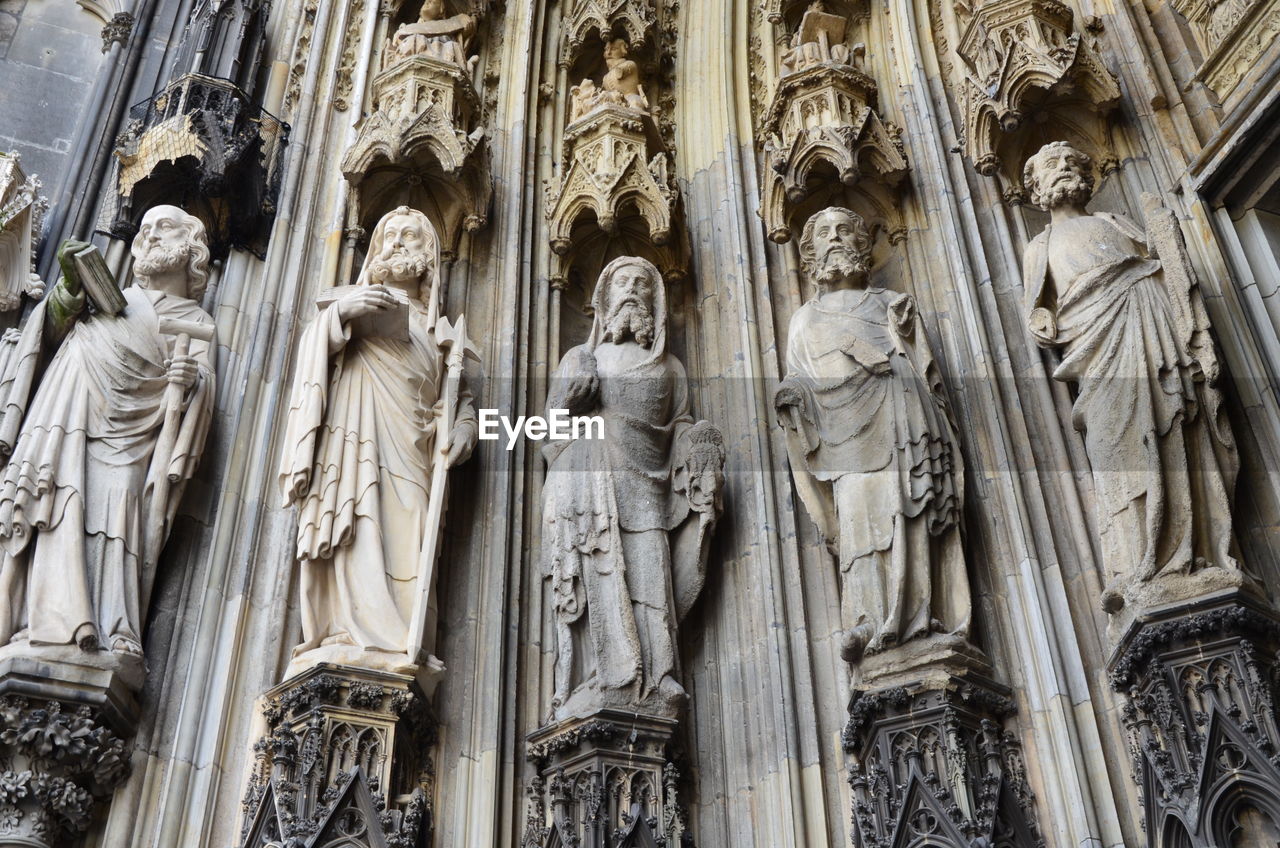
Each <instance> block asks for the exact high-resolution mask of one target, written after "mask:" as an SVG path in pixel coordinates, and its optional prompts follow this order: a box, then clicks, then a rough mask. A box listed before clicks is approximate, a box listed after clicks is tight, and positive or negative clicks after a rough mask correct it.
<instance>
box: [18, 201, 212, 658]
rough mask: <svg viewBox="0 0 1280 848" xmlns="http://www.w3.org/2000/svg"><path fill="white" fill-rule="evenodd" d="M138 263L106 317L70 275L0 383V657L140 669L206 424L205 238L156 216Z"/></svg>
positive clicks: (194, 224)
mask: <svg viewBox="0 0 1280 848" xmlns="http://www.w3.org/2000/svg"><path fill="white" fill-rule="evenodd" d="M133 260H134V261H133V277H134V285H132V286H130V287H128V288H126V289H124V291H123V296H124V297H123V300H124V307H123V309H122V310H120V311H118V312H117V313H116V314H112V311H111V310H110V309H107V308H102V307H99V308H98V309H97V310H96V311H93V312H90V311H88V310H87V309H86V288H88V289H89V294H90V295H91V296H92V294H93V289H92V288H89V284H90V282H91V281H86V280H82V279H81V278H80V275H79V274H78V273H77V272H76V271H75V270H74V268H69V269H68V273H67V274H66V275H65V276H64V277H63V278H62V279H61V280H60V281H59V282H58V284H57V285H56V286H54V287H53V288H52V290H51V291H50V292H49V295H48V297H46V298H45V299H44V300H43V301H41V302H40V303H39V304H38V305H37V306H36V308H35V310H34V311H33V312H32V313H31V316H30V318H29V319H28V321H27V324H26V326H25V328H24V330H23V332H22V335H21V337H20V338H19V340H18V342H17V349H16V351H15V352H14V354H13V356H12V357H11V358H10V359H9V361H8V367H6V369H5V372H4V374H3V376H2V377H0V401H2V402H3V407H2V409H3V416H2V417H0V452H3V454H4V455H6V456H7V458H8V464H7V465H6V466H5V468H4V476H3V480H0V547H2V548H3V553H0V644H4V643H6V642H10V640H13V641H14V642H20V641H24V640H25V641H26V642H28V643H29V644H30V645H55V646H56V645H71V644H75V645H78V646H79V647H80V648H81V649H83V650H84V651H97V650H102V651H110V652H113V653H114V654H115V655H118V656H123V657H124V658H126V659H128V658H140V657H141V654H142V625H143V622H144V621H145V619H146V613H147V605H148V596H149V594H150V590H151V585H152V582H153V580H154V578H155V567H156V560H157V559H158V556H159V553H160V549H161V548H162V547H163V545H164V541H165V538H166V536H167V535H168V530H169V526H170V524H171V522H172V520H173V517H174V514H175V512H176V510H177V506H178V501H179V500H180V498H181V496H182V491H183V489H184V487H185V485H186V482H187V480H189V479H190V478H191V475H192V474H193V473H194V471H195V468H196V464H197V462H198V461H199V459H200V454H201V452H202V451H203V449H204V443H205V436H206V434H207V433H208V431H209V421H210V417H211V414H212V411H213V403H214V356H213V344H212V339H213V319H212V318H210V317H209V315H208V314H207V313H206V312H205V311H204V310H203V309H201V308H200V303H199V300H200V298H201V297H202V296H203V295H204V288H205V284H206V282H207V281H208V277H209V272H208V267H209V249H208V246H207V244H206V241H205V228H204V225H203V224H202V223H201V222H200V220H199V219H198V218H195V217H194V216H191V215H188V214H187V213H185V212H183V211H182V210H181V209H178V208H176V207H173V206H157V207H155V208H153V209H151V210H149V211H148V212H147V213H146V215H144V216H143V218H142V224H141V227H140V229H139V230H138V234H137V236H136V237H135V238H134V240H133ZM64 267H65V266H64ZM118 296H119V293H117V297H118Z"/></svg>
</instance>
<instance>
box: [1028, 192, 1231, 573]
mask: <svg viewBox="0 0 1280 848" xmlns="http://www.w3.org/2000/svg"><path fill="white" fill-rule="evenodd" d="M1072 220H1073V221H1074V222H1078V226H1082V227H1091V228H1094V229H1093V230H1092V231H1085V232H1080V233H1079V234H1078V237H1073V238H1071V241H1070V242H1069V247H1068V248H1067V251H1066V252H1067V253H1068V254H1069V255H1070V256H1071V257H1072V262H1073V264H1075V265H1076V266H1079V267H1082V268H1086V269H1087V270H1084V271H1083V272H1081V273H1077V274H1076V276H1075V277H1074V279H1071V280H1067V281H1059V280H1053V279H1051V278H1050V275H1049V267H1048V266H1049V244H1050V239H1051V238H1052V237H1053V235H1054V229H1055V228H1052V227H1051V228H1049V229H1046V230H1045V231H1044V232H1043V233H1041V234H1040V235H1038V236H1037V237H1036V238H1035V239H1034V240H1033V241H1032V243H1031V244H1030V245H1029V246H1028V248H1027V256H1026V262H1025V266H1024V267H1025V269H1026V273H1027V297H1028V305H1029V307H1030V308H1031V309H1033V310H1041V309H1045V310H1048V312H1049V313H1050V314H1051V315H1052V316H1053V318H1054V323H1055V325H1056V327H1053V328H1049V329H1048V330H1047V331H1046V328H1044V327H1042V326H1037V325H1036V324H1034V323H1033V326H1032V335H1033V336H1034V337H1035V339H1036V341H1037V342H1038V343H1039V344H1041V345H1042V346H1045V347H1061V348H1062V363H1061V364H1060V365H1059V366H1058V368H1057V369H1056V370H1055V371H1054V374H1053V376H1054V379H1057V380H1063V381H1071V382H1074V383H1076V384H1077V385H1078V387H1079V395H1078V396H1077V398H1076V401H1075V404H1074V406H1073V408H1072V420H1073V423H1074V425H1075V427H1076V429H1078V430H1082V431H1084V440H1085V449H1086V451H1087V452H1088V455H1089V463H1090V465H1091V466H1092V469H1093V479H1094V489H1095V493H1096V496H1097V499H1098V513H1099V518H1100V524H1101V533H1100V536H1101V541H1102V554H1103V561H1104V563H1105V564H1106V568H1107V571H1108V575H1109V577H1108V582H1109V583H1113V582H1114V581H1117V580H1122V579H1123V578H1124V576H1125V575H1135V576H1136V577H1137V578H1138V579H1139V580H1148V579H1150V578H1152V577H1154V576H1156V575H1157V574H1161V573H1190V572H1191V571H1193V570H1194V569H1195V568H1197V567H1198V566H1197V564H1196V563H1197V561H1199V562H1200V566H1203V565H1217V566H1224V567H1227V568H1236V567H1237V563H1236V560H1235V559H1234V557H1233V556H1232V553H1231V552H1232V548H1233V537H1232V533H1231V512H1230V505H1229V493H1230V492H1231V491H1232V490H1233V488H1234V486H1235V477H1236V472H1237V470H1238V460H1237V458H1236V454H1235V447H1234V441H1233V439H1232V437H1231V434H1230V431H1229V430H1228V429H1227V426H1226V424H1225V422H1223V421H1222V420H1221V416H1222V413H1221V410H1220V403H1221V399H1220V397H1219V396H1218V393H1217V389H1215V388H1214V387H1213V386H1212V385H1211V384H1210V383H1209V382H1207V380H1206V379H1205V369H1203V368H1202V365H1203V363H1200V362H1198V361H1195V360H1194V359H1193V357H1192V355H1191V352H1190V351H1189V350H1188V347H1187V345H1185V344H1183V343H1181V342H1180V340H1179V328H1178V319H1177V317H1176V315H1175V313H1174V302H1173V298H1174V297H1183V298H1186V299H1187V300H1186V303H1187V304H1188V308H1187V309H1185V311H1186V313H1187V314H1188V315H1189V316H1191V319H1192V320H1193V321H1194V323H1195V325H1196V326H1195V327H1194V329H1195V330H1196V331H1199V332H1205V331H1207V327H1208V323H1207V317H1205V315H1204V309H1203V305H1202V304H1200V303H1199V302H1198V293H1197V292H1195V291H1187V292H1183V293H1176V292H1170V291H1169V290H1168V287H1167V285H1166V279H1165V278H1166V272H1165V270H1164V268H1163V266H1162V262H1161V261H1157V260H1155V259H1148V258H1144V257H1143V256H1142V255H1141V254H1140V252H1139V247H1138V245H1139V244H1141V243H1142V231H1141V230H1139V229H1138V228H1137V227H1136V226H1134V225H1133V224H1132V223H1131V222H1129V221H1127V220H1125V219H1123V218H1119V217H1118V216H1112V215H1108V214H1105V213H1098V214H1095V215H1091V216H1085V217H1082V218H1076V219H1072ZM1098 228H1103V233H1104V235H1105V237H1104V235H1100V234H1099V232H1098ZM1057 229H1061V228H1060V227H1059V228H1057ZM1057 235H1058V236H1059V237H1062V238H1068V237H1070V236H1069V235H1068V234H1064V233H1061V232H1059V233H1058V234H1057ZM1055 284H1056V287H1055ZM1034 314H1035V313H1034V312H1033V316H1034ZM1208 355H1210V356H1211V355H1212V350H1211V349H1210V350H1209V351H1208ZM1214 370H1216V366H1215V368H1214ZM1112 588H1113V589H1116V590H1118V589H1119V587H1118V586H1112Z"/></svg>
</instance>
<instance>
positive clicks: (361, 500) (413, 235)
mask: <svg viewBox="0 0 1280 848" xmlns="http://www.w3.org/2000/svg"><path fill="white" fill-rule="evenodd" d="M439 289H440V240H439V237H438V236H437V234H436V231H435V228H434V227H433V226H432V224H431V221H430V220H429V219H428V218H427V216H426V215H424V214H423V213H421V212H419V211H417V210H416V209H410V208H409V207H407V206H401V207H399V208H397V209H394V210H392V211H391V212H388V213H387V214H386V215H384V216H383V218H382V220H380V221H379V222H378V225H377V227H375V228H374V231H373V236H372V238H371V240H370V242H369V252H368V255H367V256H366V258H365V262H364V267H363V268H362V269H361V272H360V276H359V279H358V280H357V282H356V284H355V285H354V286H349V287H345V288H344V289H341V290H339V294H338V295H337V296H336V297H334V298H333V299H330V300H328V301H327V302H326V301H325V300H322V301H321V304H323V305H321V307H320V314H319V315H318V316H317V317H316V319H315V320H314V321H312V322H311V324H310V325H309V326H308V327H307V329H306V330H305V331H304V332H303V333H302V340H301V342H300V343H299V346H298V364H297V370H296V372H295V374H294V379H293V393H292V399H291V401H290V409H289V419H288V427H287V429H286V432H285V439H284V457H283V459H282V461H281V465H280V486H281V489H282V490H283V492H284V504H285V506H286V507H288V506H291V505H296V506H297V507H298V535H297V559H298V562H299V563H300V566H301V569H302V579H301V591H302V597H301V601H300V605H301V608H302V639H303V641H302V644H300V645H298V646H297V648H295V649H294V658H293V662H292V664H291V665H290V666H289V670H288V672H287V673H286V676H288V677H291V676H293V675H294V674H296V673H299V672H301V671H303V670H305V669H306V668H309V667H311V666H313V665H315V664H316V663H319V662H332V663H338V664H342V665H352V666H359V667H364V668H371V669H377V670H384V671H392V672H397V673H410V674H415V675H418V676H419V677H420V678H421V679H423V680H424V682H426V681H427V680H429V679H434V675H435V674H437V673H438V672H439V671H441V670H442V668H443V667H442V666H441V665H440V663H439V660H437V659H435V657H434V656H432V651H433V650H434V644H435V643H434V639H435V629H436V616H435V613H436V610H435V599H434V589H433V584H434V566H435V558H436V554H437V551H438V539H439V530H440V524H441V522H442V521H443V510H442V506H441V501H440V497H439V496H437V497H436V498H434V499H433V498H432V491H433V487H434V488H438V486H437V485H436V483H435V481H433V478H434V477H436V476H438V475H436V474H435V472H436V469H437V466H436V463H437V462H444V463H445V467H446V468H451V467H453V466H455V465H457V464H459V463H461V462H464V461H465V460H466V459H467V458H468V457H469V456H470V455H471V451H472V449H473V448H474V447H475V444H476V436H477V427H476V415H475V409H474V406H473V404H472V401H471V395H470V392H469V391H468V390H467V389H466V387H465V384H464V383H462V382H461V380H459V381H458V382H459V385H457V386H456V387H455V389H456V391H455V390H451V391H446V388H448V387H447V385H446V384H447V381H448V379H449V376H448V374H447V369H446V367H445V351H444V349H443V348H442V345H441V338H440V333H441V330H442V328H443V327H445V326H447V322H444V321H442V320H438V319H437V315H438V310H437V307H436V301H437V298H438V297H439ZM396 311H401V312H407V324H408V329H407V333H405V334H404V335H403V336H399V337H398V334H397V333H395V332H394V331H392V332H388V333H386V334H382V333H380V332H379V331H378V329H377V323H376V320H371V319H378V318H380V317H385V316H388V315H391V314H392V313H394V312H396ZM384 323H388V324H391V323H394V322H384ZM369 328H372V329H369ZM448 396H452V399H453V400H452V404H451V405H452V407H453V408H451V409H447V410H446V409H445V406H446V397H448ZM445 421H453V422H454V423H453V424H452V426H450V427H448V429H447V430H445V431H444V432H441V429H442V428H441V422H445ZM439 439H447V440H448V441H447V442H446V443H445V444H443V445H442V444H441V443H440V442H439V441H438V440H439ZM433 504H435V506H434V507H433ZM424 598H425V599H426V600H427V606H426V608H425V610H424V609H423V608H421V607H419V606H418V605H419V604H422V603H423V599H424ZM411 623H413V624H415V626H420V628H421V632H417V633H412V634H411V633H410V626H411Z"/></svg>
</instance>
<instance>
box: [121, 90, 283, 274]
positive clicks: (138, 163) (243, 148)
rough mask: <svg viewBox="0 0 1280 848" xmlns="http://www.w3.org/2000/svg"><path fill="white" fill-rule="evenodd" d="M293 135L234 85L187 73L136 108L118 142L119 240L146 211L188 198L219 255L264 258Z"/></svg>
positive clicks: (134, 228) (131, 233)
mask: <svg viewBox="0 0 1280 848" xmlns="http://www.w3.org/2000/svg"><path fill="white" fill-rule="evenodd" d="M288 138H289V125H288V124H285V123H283V122H282V121H280V120H278V119H277V118H276V117H275V116H274V115H272V114H271V113H269V112H267V111H266V110H265V109H262V108H259V107H257V106H255V105H254V104H253V103H252V101H251V100H250V98H249V95H248V94H246V93H245V92H244V91H243V90H241V89H240V88H238V87H236V86H235V85H233V84H232V83H230V82H228V81H227V80H224V79H218V78H216V77H207V76H203V75H201V74H183V75H182V76H180V77H178V78H177V79H176V80H174V81H173V82H171V83H169V84H168V85H166V86H165V87H164V88H163V89H162V90H161V91H160V93H159V94H157V95H156V96H155V97H152V98H151V99H150V100H145V101H143V102H142V103H139V104H138V105H136V106H134V107H133V108H132V109H130V110H129V123H128V124H127V126H126V129H125V130H124V132H122V133H121V134H120V136H119V137H118V138H117V139H116V149H115V155H116V159H117V165H118V170H117V175H116V194H117V196H116V198H115V207H114V209H111V210H108V215H109V219H110V221H111V223H110V233H111V235H113V236H114V237H116V238H122V239H129V238H132V237H133V236H134V234H135V233H136V232H137V231H138V223H137V222H138V218H139V217H140V216H141V214H142V213H143V212H144V211H145V210H146V209H148V208H149V207H151V206H153V205H155V204H157V203H160V202H165V201H168V200H172V199H174V198H182V199H183V200H184V202H185V205H186V208H187V209H188V210H189V211H191V212H192V213H193V214H195V215H196V216H197V217H199V218H200V219H201V220H203V221H204V223H205V226H206V228H207V229H208V235H209V248H210V251H211V252H212V254H213V256H214V257H215V258H221V257H223V256H225V255H226V253H227V251H228V250H229V249H230V248H231V247H240V248H244V249H247V250H249V251H251V252H253V253H254V254H255V255H258V256H262V255H264V253H265V251H266V240H267V238H268V236H269V233H270V225H271V222H272V221H273V220H274V219H275V213H276V197H277V195H278V194H279V191H280V183H281V179H282V176H283V164H284V148H285V145H286V144H287V143H288Z"/></svg>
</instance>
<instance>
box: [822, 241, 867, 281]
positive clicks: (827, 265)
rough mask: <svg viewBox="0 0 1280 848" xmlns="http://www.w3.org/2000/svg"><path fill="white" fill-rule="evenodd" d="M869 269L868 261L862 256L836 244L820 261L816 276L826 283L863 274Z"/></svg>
mask: <svg viewBox="0 0 1280 848" xmlns="http://www.w3.org/2000/svg"><path fill="white" fill-rule="evenodd" d="M867 270H868V269H867V263H866V262H865V261H864V260H863V258H862V257H861V256H858V255H857V254H856V253H853V252H852V251H850V250H847V249H846V248H843V247H840V246H836V247H833V248H831V249H830V250H828V251H827V252H826V255H824V256H823V257H822V259H821V260H820V261H819V263H818V271H817V275H816V276H817V278H818V282H819V283H822V284H824V285H826V284H829V283H836V282H841V281H843V280H848V279H850V278H852V277H858V276H862V275H863V274H866V273H867Z"/></svg>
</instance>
